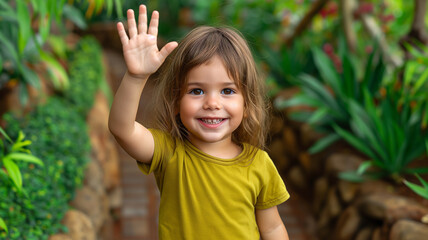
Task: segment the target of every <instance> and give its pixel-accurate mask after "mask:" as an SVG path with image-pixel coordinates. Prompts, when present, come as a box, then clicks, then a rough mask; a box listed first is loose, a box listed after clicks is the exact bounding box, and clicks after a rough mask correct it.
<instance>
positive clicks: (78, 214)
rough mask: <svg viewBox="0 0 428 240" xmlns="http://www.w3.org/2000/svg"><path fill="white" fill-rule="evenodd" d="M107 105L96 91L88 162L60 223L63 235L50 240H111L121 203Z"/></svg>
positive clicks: (114, 147)
mask: <svg viewBox="0 0 428 240" xmlns="http://www.w3.org/2000/svg"><path fill="white" fill-rule="evenodd" d="M108 113H109V105H108V102H107V99H106V97H105V96H104V95H103V94H102V93H101V92H99V93H97V95H96V97H95V103H94V106H93V108H92V109H91V111H90V112H89V114H88V118H87V123H88V129H89V136H90V140H91V147H92V150H91V162H90V163H89V164H88V167H87V169H86V172H85V179H84V184H83V187H81V188H80V189H78V190H77V191H76V195H75V198H74V199H73V201H72V202H71V203H70V205H71V207H72V209H71V210H69V211H68V212H67V213H66V215H65V217H64V219H63V222H62V223H63V224H64V225H65V226H66V227H67V228H68V230H69V232H68V233H67V234H64V233H62V234H57V235H54V236H51V237H50V238H49V239H50V240H56V239H72V240H81V239H86V240H91V239H93V240H95V239H103V240H109V239H111V240H114V226H113V224H114V220H115V219H114V213H115V212H117V211H116V210H118V209H119V208H120V206H121V204H122V198H121V197H122V194H121V188H120V168H119V157H118V152H117V148H116V143H115V140H114V138H113V137H112V136H111V134H110V132H109V130H108V125H107V121H108Z"/></svg>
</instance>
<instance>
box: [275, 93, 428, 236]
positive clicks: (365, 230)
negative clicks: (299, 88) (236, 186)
mask: <svg viewBox="0 0 428 240" xmlns="http://www.w3.org/2000/svg"><path fill="white" fill-rule="evenodd" d="M291 91H292V90H291ZM285 94H286V95H287V94H292V93H290V92H289V93H285ZM294 110H295V109H287V110H284V111H281V112H280V111H277V112H275V113H274V117H273V121H272V125H271V126H272V127H271V139H270V142H269V144H268V152H269V154H270V156H271V157H272V159H273V161H274V162H275V164H276V165H277V166H278V169H279V171H280V172H281V173H282V175H283V177H284V181H285V183H286V185H287V187H289V188H292V189H293V190H294V191H296V192H297V193H298V194H300V195H302V196H303V197H301V198H302V199H303V198H304V199H308V202H309V205H310V206H312V208H311V211H312V213H313V215H314V217H315V218H316V221H317V229H318V236H319V239H334V240H385V239H391V240H410V239H412V240H423V239H427V236H428V200H425V199H422V198H421V197H419V196H417V195H416V194H414V193H413V192H411V191H410V190H408V189H407V188H406V187H404V186H403V184H402V183H393V182H387V181H384V180H376V181H375V180H371V181H366V182H362V183H353V182H348V181H345V180H342V179H340V178H339V177H338V173H339V172H342V171H348V170H355V169H357V168H358V166H359V164H360V163H361V162H363V161H364V157H363V156H360V155H359V153H358V152H356V151H355V150H353V149H352V148H351V147H350V146H349V145H347V144H346V143H344V142H340V143H337V144H335V145H334V146H330V147H328V148H327V149H325V150H324V151H322V152H320V153H317V154H314V155H311V154H309V153H308V152H307V149H308V148H309V147H310V146H311V145H312V144H313V143H314V142H315V141H317V140H318V139H320V138H322V135H320V134H318V133H316V132H314V131H313V130H312V129H311V128H310V127H309V126H308V125H306V124H302V123H297V122H294V121H291V120H289V118H287V116H288V115H289V114H290V113H291V112H292V111H294ZM403 189H405V190H403ZM406 189H407V190H406Z"/></svg>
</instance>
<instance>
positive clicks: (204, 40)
mask: <svg viewBox="0 0 428 240" xmlns="http://www.w3.org/2000/svg"><path fill="white" fill-rule="evenodd" d="M214 56H218V57H220V59H221V60H222V61H223V64H224V66H225V68H226V70H227V71H228V74H229V75H230V76H231V78H232V79H233V80H234V81H235V84H236V85H237V86H238V88H239V89H240V90H241V92H242V95H243V97H244V118H243V120H242V123H241V125H240V126H239V127H238V128H237V129H236V130H235V131H234V132H233V134H232V140H233V141H234V142H235V143H238V144H241V143H244V142H245V143H249V144H251V145H253V146H256V147H259V148H264V146H265V140H266V133H267V121H268V114H267V110H268V108H267V101H266V99H265V85H264V81H263V79H261V78H260V76H259V74H258V72H257V68H256V64H255V62H254V59H253V56H252V54H251V51H250V49H249V47H248V44H247V42H246V41H245V40H244V38H243V37H242V35H241V34H240V33H239V32H238V31H237V30H234V29H232V28H229V27H207V26H202V27H198V28H195V29H194V30H192V31H191V32H190V33H188V34H187V35H186V37H184V39H183V40H182V41H181V42H180V44H179V45H178V47H177V48H176V49H175V50H174V51H173V52H172V53H171V54H170V55H169V56H168V57H167V59H166V60H165V62H164V63H163V64H162V66H161V67H160V68H159V70H158V71H157V73H156V74H155V75H154V78H156V87H155V90H156V91H157V93H158V94H157V98H156V104H158V105H157V106H156V108H155V112H156V116H155V117H156V119H155V120H156V121H155V127H157V128H159V129H161V130H164V131H166V132H169V133H170V134H171V135H172V136H174V137H178V138H180V139H182V140H183V139H185V138H186V133H187V131H186V130H185V129H184V126H183V125H182V124H181V121H180V119H179V116H178V108H179V103H180V99H181V98H182V96H183V95H184V91H183V87H184V86H185V83H186V81H187V74H188V73H189V72H190V70H192V69H193V68H194V67H197V66H200V65H202V64H204V63H207V62H208V61H209V60H210V59H212V58H213V57H214Z"/></svg>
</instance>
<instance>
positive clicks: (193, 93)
mask: <svg viewBox="0 0 428 240" xmlns="http://www.w3.org/2000/svg"><path fill="white" fill-rule="evenodd" d="M189 94H192V95H202V94H204V91H203V90H202V89H200V88H195V89H192V90H190V91H189Z"/></svg>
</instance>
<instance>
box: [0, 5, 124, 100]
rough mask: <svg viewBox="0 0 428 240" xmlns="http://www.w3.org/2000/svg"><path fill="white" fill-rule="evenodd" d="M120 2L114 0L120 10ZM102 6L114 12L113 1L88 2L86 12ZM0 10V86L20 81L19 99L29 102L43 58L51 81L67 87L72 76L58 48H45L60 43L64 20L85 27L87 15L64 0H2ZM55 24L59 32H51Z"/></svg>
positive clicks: (61, 86) (37, 83)
mask: <svg viewBox="0 0 428 240" xmlns="http://www.w3.org/2000/svg"><path fill="white" fill-rule="evenodd" d="M121 1H122V0H115V1H114V2H115V4H116V7H117V9H118V10H117V11H118V12H119V13H120V12H121V5H120V3H121ZM80 2H86V1H83V0H81V1H80ZM103 6H106V7H107V9H108V11H109V12H111V11H112V8H113V0H100V1H89V6H88V12H87V14H88V15H90V14H93V12H94V11H99V9H101V8H102V7H103ZM0 13H1V21H0V32H1V34H0V72H1V75H0V88H1V87H3V86H5V85H6V84H8V83H10V82H16V83H18V84H19V85H18V87H19V93H20V95H19V96H20V100H21V102H24V103H25V102H27V100H28V92H27V91H28V90H27V85H31V86H33V87H35V88H36V89H38V88H39V87H40V79H39V76H38V74H36V72H35V69H36V65H37V64H38V63H40V62H41V61H42V62H43V64H44V65H43V67H42V68H44V69H45V71H46V73H48V74H49V80H50V81H51V82H52V84H53V86H54V87H55V89H56V90H59V91H63V90H64V89H66V88H67V87H68V85H69V79H68V75H67V72H66V70H65V68H64V67H63V66H62V64H61V63H60V61H58V57H60V56H55V55H54V53H58V51H56V52H54V53H52V52H51V51H48V50H46V49H49V46H50V44H55V43H56V45H58V43H60V42H58V41H57V39H58V38H55V36H61V35H63V34H64V33H66V32H67V29H66V28H65V25H64V22H66V21H64V20H65V19H68V20H70V21H72V22H73V23H74V24H75V25H76V26H77V27H79V28H86V22H85V18H84V16H83V15H82V14H81V13H80V12H79V11H78V10H77V9H76V7H74V6H73V5H72V4H71V2H70V1H65V0H61V1H57V0H46V1H27V0H9V1H0ZM53 25H56V26H57V28H58V29H59V30H60V31H59V32H55V33H53V34H52V31H51V30H52V26H53ZM54 49H55V48H54ZM56 49H60V48H56ZM62 60H63V59H62ZM39 68H40V67H39ZM43 73H44V72H43Z"/></svg>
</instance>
